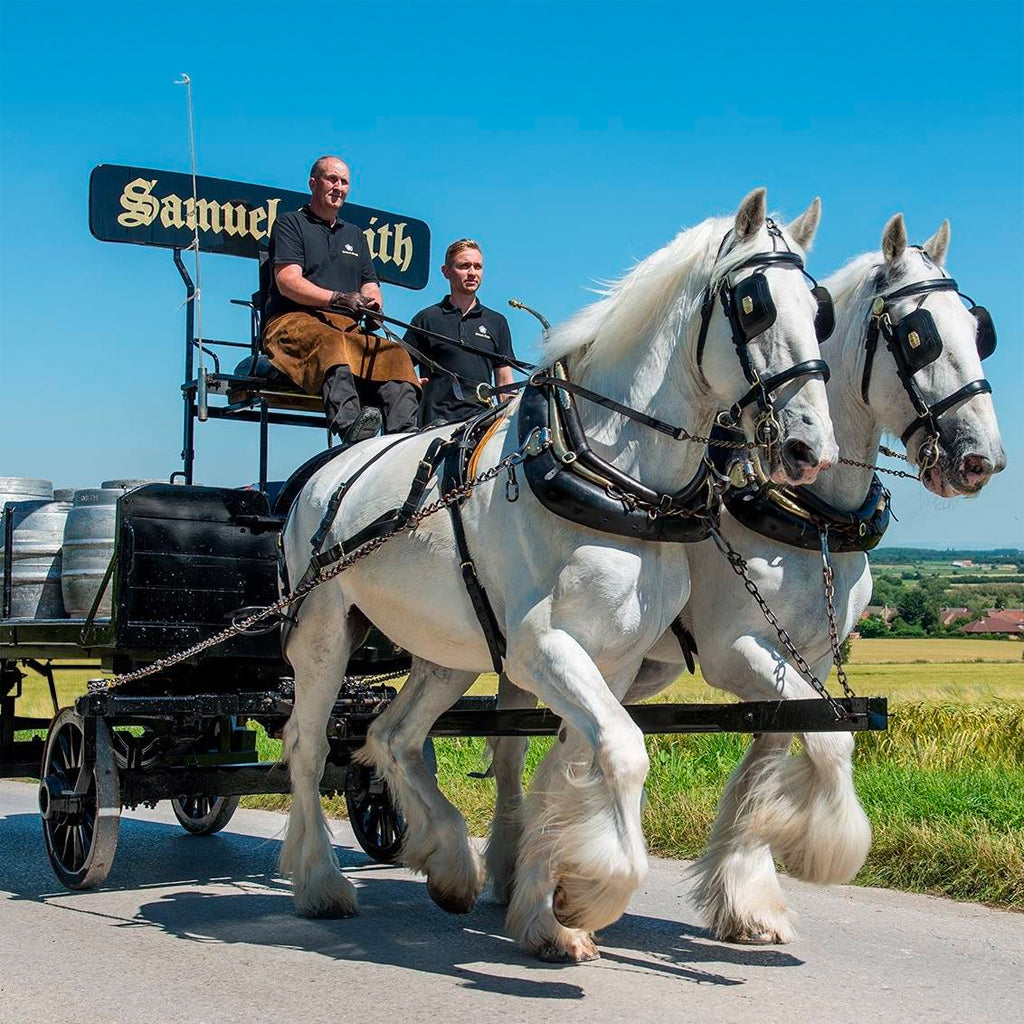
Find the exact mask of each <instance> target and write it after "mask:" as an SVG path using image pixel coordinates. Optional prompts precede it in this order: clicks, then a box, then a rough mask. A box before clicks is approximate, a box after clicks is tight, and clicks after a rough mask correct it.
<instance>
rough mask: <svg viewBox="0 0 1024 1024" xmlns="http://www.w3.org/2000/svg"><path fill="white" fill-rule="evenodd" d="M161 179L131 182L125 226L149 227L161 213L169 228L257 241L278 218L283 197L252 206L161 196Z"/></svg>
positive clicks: (125, 196) (124, 198)
mask: <svg viewBox="0 0 1024 1024" xmlns="http://www.w3.org/2000/svg"><path fill="white" fill-rule="evenodd" d="M156 185H157V179H156V178H153V179H152V180H150V179H148V178H136V179H135V180H134V181H130V182H128V184H127V185H125V187H124V191H123V192H122V193H121V209H122V210H124V213H122V214H119V215H118V218H117V223H118V224H120V225H121V227H125V228H140V227H141V228H148V227H149V226H150V224H152V223H153V221H155V220H156V218H157V216H159V217H160V223H161V224H162V225H163V226H164V227H165V228H188V229H189V230H190V231H195V229H196V226H197V224H198V227H199V230H200V231H203V232H209V233H212V234H215V235H219V234H228V235H231V236H232V237H234V236H238V237H241V238H246V237H248V238H252V239H255V240H256V241H257V242H258V241H260V239H263V238H266V237H267V236H268V235H269V234H270V232H271V230H272V229H273V227H274V221H276V220H277V208H278V207H279V206H280V205H281V200H280V199H268V200H267V203H266V206H257V207H255V208H254V209H250V208H249V207H248V206H246V204H245V203H237V202H236V203H218V202H216V201H215V200H212V199H193V198H192V197H191V196H189V197H188V198H187V199H184V200H183V199H182V198H181V197H180V196H176V195H174V194H173V193H171V194H170V195H166V196H163V197H162V198H161V197H158V196H155V195H153V189H154V188H156Z"/></svg>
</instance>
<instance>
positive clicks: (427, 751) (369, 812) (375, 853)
mask: <svg viewBox="0 0 1024 1024" xmlns="http://www.w3.org/2000/svg"><path fill="white" fill-rule="evenodd" d="M423 760H424V761H426V763H427V767H428V768H430V770H431V771H432V772H433V773H434V774H435V775H436V774H437V758H436V757H435V755H434V741H433V740H431V739H429V738H428V739H427V741H426V743H424V744H423ZM345 806H346V807H347V808H348V820H349V822H350V823H351V825H352V831H353V832H354V833H355V837H356V842H357V843H359V845H360V846H361V847H362V848H363V851H364V852H365V853H366V854H367V855H368V856H370V857H372V858H373V859H374V860H375V861H377V863H378V864H395V863H397V861H398V853H399V851H400V850H401V848H402V839H403V838H404V837H405V828H406V825H405V818H403V817H402V812H401V811H400V810H399V809H398V808H397V807H396V806H395V803H394V801H393V800H392V799H391V793H390V791H389V790H388V784H387V783H386V782H385V781H384V780H383V779H382V778H381V777H380V776H379V775H377V773H376V772H375V771H374V770H373V769H372V768H367V767H366V766H365V765H360V764H350V765H349V766H348V779H347V782H346V785H345Z"/></svg>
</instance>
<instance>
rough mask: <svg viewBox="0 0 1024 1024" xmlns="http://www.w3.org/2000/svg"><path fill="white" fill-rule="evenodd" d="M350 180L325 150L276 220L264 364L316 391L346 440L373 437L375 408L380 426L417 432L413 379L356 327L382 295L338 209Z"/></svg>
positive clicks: (405, 363) (366, 254)
mask: <svg viewBox="0 0 1024 1024" xmlns="http://www.w3.org/2000/svg"><path fill="white" fill-rule="evenodd" d="M350 186H351V173H350V171H349V168H348V164H346V163H345V161H344V160H342V159H340V158H339V157H336V156H322V157H320V158H319V159H318V160H317V161H316V162H315V163H314V164H313V166H312V168H311V169H310V172H309V191H310V200H309V203H308V204H307V205H306V206H303V207H302V209H300V210H296V211H294V212H290V213H285V214H282V215H281V216H279V217H278V218H277V221H276V222H275V224H274V230H273V234H272V235H271V237H270V260H271V263H272V267H273V274H272V275H271V285H270V294H269V298H268V303H267V311H266V317H265V323H264V328H263V347H264V350H265V351H266V353H267V355H268V356H269V358H270V361H271V363H273V364H274V366H276V367H277V369H279V370H280V371H281V372H282V373H284V374H286V375H287V376H288V377H289V378H291V380H293V381H294V382H295V383H296V384H297V385H298V386H299V387H300V388H302V390H303V391H305V392H307V393H308V394H314V395H315V394H317V393H319V394H321V395H322V396H323V400H324V412H325V414H326V416H327V422H328V427H329V429H330V431H331V432H332V433H333V434H336V435H337V436H338V437H340V438H341V439H342V441H343V442H345V443H355V442H356V441H361V440H364V439H365V438H367V437H372V436H373V435H374V434H376V433H377V430H378V429H379V428H380V426H381V411H383V426H384V431H385V433H390V434H394V433H399V432H401V431H404V430H415V429H416V418H417V406H418V404H419V386H420V385H419V377H418V376H417V375H416V371H415V370H414V369H413V365H412V362H411V360H410V359H409V356H408V355H407V354H406V352H405V351H404V350H403V349H402V348H401V347H400V346H398V345H396V344H394V342H389V341H387V340H385V339H383V338H379V337H377V335H375V334H372V333H370V332H369V331H367V330H365V329H363V328H361V327H360V326H359V317H360V316H362V315H363V314H365V313H367V312H371V313H372V312H373V311H380V310H382V309H383V306H384V299H383V296H382V295H381V290H380V283H379V282H378V280H377V271H376V270H375V269H374V266H373V261H372V259H371V258H370V250H369V247H368V246H367V244H366V238H365V237H364V236H363V233H362V231H361V230H360V229H359V228H358V227H357V226H356V225H355V224H351V223H349V222H347V221H344V220H342V219H341V218H340V217H339V215H338V214H339V212H340V210H341V208H342V206H343V205H344V202H345V199H346V198H347V196H348V193H349V188H350ZM378 405H379V406H380V409H378V408H377V406H378Z"/></svg>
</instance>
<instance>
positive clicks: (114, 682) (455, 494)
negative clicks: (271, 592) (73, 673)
mask: <svg viewBox="0 0 1024 1024" xmlns="http://www.w3.org/2000/svg"><path fill="white" fill-rule="evenodd" d="M547 443H548V444H550V442H547ZM525 458H526V455H525V451H524V450H519V451H515V452H512V453H511V454H510V455H506V456H505V458H503V459H502V460H501V461H500V462H498V463H497V464H496V465H494V466H492V467H491V468H490V469H487V470H484V472H482V473H480V474H478V475H477V476H475V477H473V478H472V479H470V480H467V481H466V482H465V483H464V484H460V485H459V486H458V487H453V488H452V489H451V490H450V491H448V493H447V494H444V495H442V496H441V497H440V498H438V499H437V500H436V501H433V502H431V503H430V504H429V505H424V506H423V508H421V509H419V510H418V511H416V512H414V513H413V514H412V515H411V516H410V517H409V520H408V522H407V523H406V525H405V526H403V527H402V528H401V529H398V530H390V531H388V532H387V533H384V534H381V535H380V536H379V537H374V538H373V539H372V540H368V541H367V542H366V543H365V544H361V545H360V546H359V547H358V548H356V550H355V551H353V552H351V553H350V554H347V555H345V556H343V557H342V558H340V559H339V560H338V561H337V562H335V563H334V564H333V565H330V566H324V568H322V569H321V570H320V571H319V572H318V573H317V575H316V576H314V577H312V578H311V579H310V580H309V581H308V582H307V583H305V584H303V585H302V586H299V587H296V589H295V590H293V591H292V592H291V593H290V594H285V595H284V596H283V597H280V598H279V599H278V600H276V601H275V602H274V603H273V604H269V605H267V606H266V607H265V608H262V609H260V610H259V611H257V612H253V614H252V615H247V616H246V617H245V618H244V619H239V620H238V621H237V622H234V623H232V625H230V626H228V627H227V628H225V629H222V630H220V631H219V632H217V633H214V634H213V635H212V636H209V637H207V638H206V639H205V640H201V641H200V642H199V643H197V644H193V645H192V646H191V647H187V648H185V649H184V650H182V651H178V653H177V654H169V655H167V656H166V657H164V658H157V660H156V661H154V662H152V663H151V664H149V665H146V666H144V667H142V668H138V669H135V670H134V671H133V672H125V673H122V674H121V675H117V676H113V677H112V678H109V679H90V680H89V683H88V688H89V692H90V693H103V692H105V691H108V690H112V689H114V688H115V687H118V686H124V685H125V684H126V683H133V682H135V681H136V680H138V679H145V678H146V677H147V676H151V675H155V674H156V673H158V672H162V671H164V670H165V669H168V668H171V667H173V666H174V665H178V664H180V663H181V662H183V661H186V660H187V659H189V658H194V657H195V656H196V655H197V654H201V653H202V652H203V651H205V650H208V649H209V648H211V647H216V646H217V645H218V644H222V643H224V642H225V641H226V640H230V639H231V638H232V637H234V636H238V635H239V634H241V633H244V632H246V631H247V630H249V629H251V628H252V626H254V625H255V624H256V623H258V622H262V621H264V620H265V619H268V618H270V617H271V616H274V615H279V614H280V613H281V612H283V611H284V610H285V609H286V608H288V607H290V606H291V605H293V604H295V603H296V602H298V601H301V600H302V599H304V598H305V597H306V596H307V595H308V594H310V593H311V592H312V591H314V590H315V589H316V588H317V587H319V586H322V585H323V584H324V583H327V582H329V581H330V580H332V579H334V578H335V576H340V575H341V573H343V572H344V571H345V570H346V569H348V568H350V567H351V566H353V565H355V564H356V562H359V561H361V560H362V559H364V558H365V557H366V556H367V555H369V554H372V553H373V552H374V551H376V550H377V549H378V548H379V547H382V546H383V545H384V544H386V543H387V542H388V541H389V540H391V538H392V537H395V536H397V535H398V534H399V533H402V532H404V531H405V530H414V529H416V527H417V526H419V524H420V523H422V522H423V520H424V519H427V518H429V517H430V516H432V515H434V514H435V513H437V512H440V511H441V510H442V509H446V508H449V507H450V506H452V505H454V504H456V502H460V501H464V500H465V499H466V498H468V497H469V496H470V495H471V494H472V493H473V489H474V488H475V487H477V486H478V485H479V484H482V483H487V482H488V481H490V480H493V479H494V478H495V477H497V476H500V475H501V474H502V473H504V472H505V471H506V470H509V469H512V468H513V467H515V466H517V465H519V464H520V463H521V462H522V461H523V460H524V459H525Z"/></svg>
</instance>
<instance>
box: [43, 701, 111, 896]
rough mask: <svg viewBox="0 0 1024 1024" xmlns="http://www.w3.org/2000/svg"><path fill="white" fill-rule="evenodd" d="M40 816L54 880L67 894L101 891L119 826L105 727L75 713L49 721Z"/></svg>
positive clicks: (71, 709)
mask: <svg viewBox="0 0 1024 1024" xmlns="http://www.w3.org/2000/svg"><path fill="white" fill-rule="evenodd" d="M92 733H95V743H93V742H92V735H91V734H92ZM93 748H95V749H93ZM39 812H40V814H42V816H43V841H44V842H45V843H46V854H47V856H48V857H49V858H50V865H51V866H52V867H53V871H54V874H56V876H57V878H58V879H60V881H61V882H62V883H63V884H64V885H66V886H67V887H68V888H69V889H89V888H92V887H93V886H95V885H100V884H101V883H102V882H103V880H104V879H105V878H106V877H107V873H108V872H109V871H110V865H111V864H112V863H113V860H114V852H115V851H116V849H117V837H118V832H119V831H120V825H121V794H120V786H119V781H118V774H117V766H116V765H115V763H114V755H113V751H112V749H111V744H110V730H109V729H108V728H107V725H106V723H105V722H103V721H100V720H97V719H90V720H89V721H88V722H86V721H85V720H84V719H83V718H82V717H81V716H80V715H78V714H77V713H76V712H75V710H74V709H73V708H65V709H64V710H63V711H61V712H60V713H59V714H58V715H57V717H56V718H55V719H54V720H53V722H52V724H51V725H50V732H49V734H48V735H47V737H46V746H45V747H44V748H43V770H42V779H41V781H40V783H39Z"/></svg>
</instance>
